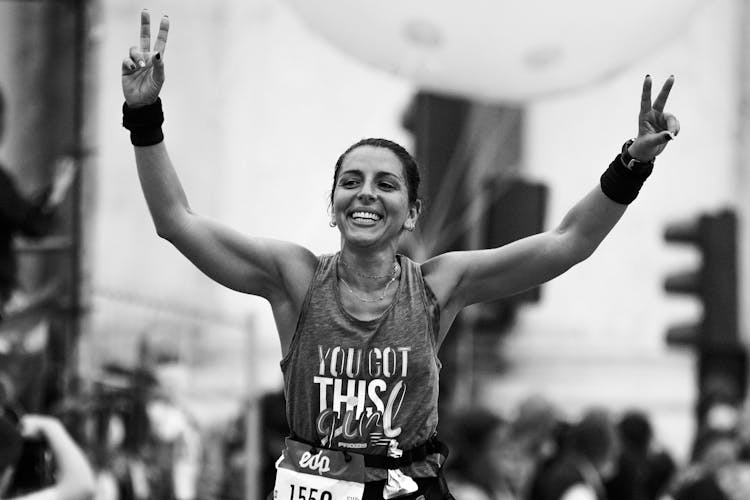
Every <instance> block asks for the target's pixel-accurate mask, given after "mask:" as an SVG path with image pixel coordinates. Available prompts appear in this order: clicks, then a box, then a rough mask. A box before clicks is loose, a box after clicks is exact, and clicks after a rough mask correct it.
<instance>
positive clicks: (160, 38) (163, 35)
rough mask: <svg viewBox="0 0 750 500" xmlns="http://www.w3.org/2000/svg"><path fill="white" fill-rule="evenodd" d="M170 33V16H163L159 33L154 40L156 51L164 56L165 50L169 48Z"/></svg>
mask: <svg viewBox="0 0 750 500" xmlns="http://www.w3.org/2000/svg"><path fill="white" fill-rule="evenodd" d="M168 34H169V17H167V16H163V17H162V18H161V22H160V23H159V34H158V35H156V42H154V52H158V53H160V54H161V55H162V56H164V50H165V49H166V48H167V35H168Z"/></svg>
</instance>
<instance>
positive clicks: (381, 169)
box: [333, 145, 420, 248]
mask: <svg viewBox="0 0 750 500" xmlns="http://www.w3.org/2000/svg"><path fill="white" fill-rule="evenodd" d="M419 206H420V205H419V202H415V203H410V202H409V186H408V184H407V180H406V178H405V174H404V168H403V166H402V164H401V161H400V160H399V159H398V157H397V156H396V155H395V154H394V153H393V152H392V151H390V150H389V149H387V148H383V147H377V146H370V145H366V146H359V147H357V148H355V149H353V150H351V151H350V152H349V153H348V154H347V155H346V157H345V158H344V160H343V162H342V164H341V169H340V170H339V172H338V176H337V178H336V184H335V189H334V192H333V216H334V218H335V221H336V225H337V226H338V228H339V230H340V231H341V235H342V237H343V239H344V242H345V243H347V244H351V245H354V246H358V247H372V246H377V245H383V246H388V247H393V248H395V246H396V244H397V242H398V237H399V235H400V234H401V232H402V231H403V229H404V226H405V225H411V226H413V225H414V224H415V223H416V219H417V217H418V215H419Z"/></svg>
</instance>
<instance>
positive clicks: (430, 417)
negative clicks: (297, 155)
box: [281, 253, 440, 476]
mask: <svg viewBox="0 0 750 500" xmlns="http://www.w3.org/2000/svg"><path fill="white" fill-rule="evenodd" d="M338 258H339V254H338V253H336V254H333V255H324V256H320V257H319V258H318V267H317V269H316V271H315V275H314V277H313V280H312V283H311V284H310V288H309V289H308V291H307V295H306V297H305V302H304V304H303V306H302V311H301V313H300V317H299V320H298V323H297V328H296V330H295V333H294V337H293V339H292V343H291V346H290V349H289V352H288V353H287V355H286V356H285V357H284V359H282V360H281V370H282V373H283V375H284V391H285V395H286V400H287V406H286V412H287V418H288V420H289V425H290V428H291V430H292V432H293V434H294V435H296V436H298V437H300V438H302V439H304V440H306V441H309V442H312V443H317V444H320V445H322V446H324V447H327V448H334V449H340V450H347V451H350V452H356V453H364V454H373V455H385V454H387V451H388V444H389V443H390V441H391V440H392V439H395V440H396V441H397V442H398V447H399V448H400V449H402V450H407V449H410V448H413V447H415V446H417V445H420V444H422V443H423V442H425V441H426V440H427V439H429V438H430V437H431V436H432V435H433V434H434V433H435V429H436V427H437V420H438V417H437V400H438V376H439V372H440V361H439V360H438V358H437V345H436V342H437V334H438V321H437V320H438V315H439V311H438V308H437V302H436V300H435V298H434V295H433V294H432V292H431V291H430V290H429V288H428V287H427V286H426V284H425V282H424V280H423V278H422V272H421V269H420V267H419V265H418V264H416V263H415V262H413V261H411V260H410V259H408V258H407V257H405V256H402V255H398V256H397V259H398V260H399V264H400V265H401V269H402V272H401V278H400V280H399V285H398V290H397V292H396V294H395V296H394V298H393V302H392V303H391V304H390V306H389V307H388V308H387V309H386V311H385V312H384V313H383V314H382V315H381V316H380V317H379V318H377V319H374V320H371V321H362V320H359V319H357V318H355V317H353V316H352V315H350V314H349V313H347V311H345V310H344V308H343V306H342V304H341V296H340V291H339V286H338V266H337V262H338ZM428 458H429V457H428ZM428 462H429V460H428ZM435 465H436V464H434V463H433V464H427V463H423V464H419V463H417V464H413V465H412V466H411V467H409V468H408V469H411V473H412V474H414V475H416V476H426V475H428V476H431V475H434V472H435V471H436V468H435V467H434V466H435ZM407 472H408V471H407Z"/></svg>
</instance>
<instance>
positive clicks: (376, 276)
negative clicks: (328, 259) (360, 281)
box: [339, 256, 398, 280]
mask: <svg viewBox="0 0 750 500" xmlns="http://www.w3.org/2000/svg"><path fill="white" fill-rule="evenodd" d="M339 262H341V265H342V266H344V267H345V268H347V269H348V270H349V271H351V273H352V274H356V275H357V276H359V277H360V278H367V279H371V280H377V279H381V278H388V277H389V276H390V277H391V278H392V277H394V276H396V273H397V272H398V262H396V261H395V260H394V261H393V271H391V272H390V273H389V274H365V273H360V272H359V271H357V270H356V269H354V268H353V267H352V266H350V265H349V264H347V263H346V261H344V259H342V258H341V256H339Z"/></svg>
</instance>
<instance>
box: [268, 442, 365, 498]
mask: <svg viewBox="0 0 750 500" xmlns="http://www.w3.org/2000/svg"><path fill="white" fill-rule="evenodd" d="M364 479H365V461H364V457H363V456H362V455H357V454H349V455H348V457H347V456H346V455H344V453H342V452H340V451H336V450H327V449H320V448H317V449H311V447H310V445H308V444H304V443H300V442H297V441H294V440H292V439H289V438H287V440H286V446H285V448H284V452H283V453H282V455H281V457H280V458H279V460H278V461H277V462H276V484H275V485H274V491H273V498H274V500H362V495H363V494H364V489H365V484H364V482H365V481H364Z"/></svg>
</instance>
